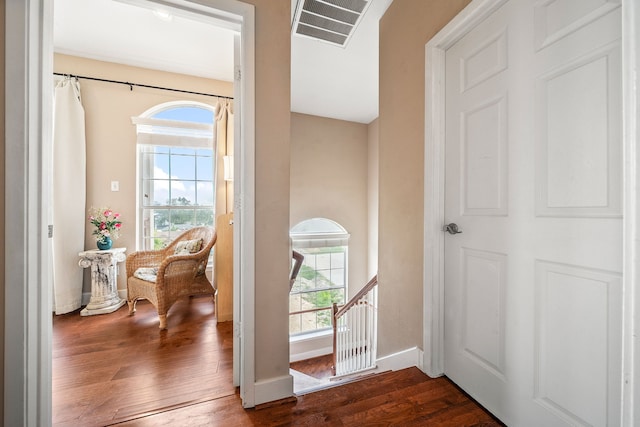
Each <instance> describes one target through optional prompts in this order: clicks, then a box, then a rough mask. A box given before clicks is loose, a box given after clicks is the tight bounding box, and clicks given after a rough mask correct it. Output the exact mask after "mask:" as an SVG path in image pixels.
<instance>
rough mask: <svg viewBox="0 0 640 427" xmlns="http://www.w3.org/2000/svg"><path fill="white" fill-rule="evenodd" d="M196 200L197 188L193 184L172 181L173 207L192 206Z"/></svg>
mask: <svg viewBox="0 0 640 427" xmlns="http://www.w3.org/2000/svg"><path fill="white" fill-rule="evenodd" d="M195 200H196V188H195V185H194V184H193V182H189V181H171V205H173V206H191V205H193V204H194V203H195Z"/></svg>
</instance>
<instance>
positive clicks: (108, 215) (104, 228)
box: [89, 208, 122, 243]
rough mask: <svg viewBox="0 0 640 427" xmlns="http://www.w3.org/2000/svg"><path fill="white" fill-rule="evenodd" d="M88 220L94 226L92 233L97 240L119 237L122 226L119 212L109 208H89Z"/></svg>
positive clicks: (103, 240) (102, 240)
mask: <svg viewBox="0 0 640 427" xmlns="http://www.w3.org/2000/svg"><path fill="white" fill-rule="evenodd" d="M89 222H90V223H91V224H93V225H94V226H95V227H96V229H95V230H93V235H94V236H96V240H97V241H98V242H101V243H104V242H105V240H106V238H107V237H109V238H111V240H116V239H117V238H118V237H120V228H122V221H120V214H119V213H117V212H114V211H112V210H111V209H110V208H91V209H89Z"/></svg>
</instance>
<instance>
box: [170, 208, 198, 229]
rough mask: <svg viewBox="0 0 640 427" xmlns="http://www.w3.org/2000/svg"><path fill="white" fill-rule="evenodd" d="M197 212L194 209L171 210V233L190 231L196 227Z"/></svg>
mask: <svg viewBox="0 0 640 427" xmlns="http://www.w3.org/2000/svg"><path fill="white" fill-rule="evenodd" d="M195 225H196V224H195V212H194V211H193V209H172V210H171V231H178V233H177V234H179V233H180V232H182V231H185V230H188V229H190V228H193V227H194V226H195Z"/></svg>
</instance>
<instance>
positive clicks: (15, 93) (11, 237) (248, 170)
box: [3, 0, 293, 427]
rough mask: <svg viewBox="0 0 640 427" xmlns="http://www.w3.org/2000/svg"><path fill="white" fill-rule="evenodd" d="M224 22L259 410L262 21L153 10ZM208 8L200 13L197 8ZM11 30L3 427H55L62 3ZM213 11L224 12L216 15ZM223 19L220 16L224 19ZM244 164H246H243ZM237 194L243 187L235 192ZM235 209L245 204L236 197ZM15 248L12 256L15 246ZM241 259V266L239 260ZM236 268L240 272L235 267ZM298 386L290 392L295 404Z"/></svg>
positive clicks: (232, 3)
mask: <svg viewBox="0 0 640 427" xmlns="http://www.w3.org/2000/svg"><path fill="white" fill-rule="evenodd" d="M152 1H153V2H156V3H162V4H169V3H170V4H172V5H175V6H176V7H179V8H181V9H182V10H188V9H191V10H193V12H194V13H198V14H201V15H203V16H212V14H215V15H216V17H218V18H222V19H224V20H226V21H228V22H231V23H233V25H240V26H241V27H242V49H241V54H242V67H243V79H242V95H241V100H242V101H243V102H242V104H243V109H242V114H243V117H242V122H243V124H242V126H241V130H242V132H241V133H240V136H241V138H240V141H241V143H240V144H239V145H242V148H243V150H242V154H241V156H238V155H236V158H237V159H238V161H239V162H240V164H241V166H242V167H237V168H236V170H237V171H241V175H244V176H243V178H244V179H243V182H244V184H243V185H242V187H241V188H240V189H239V191H240V193H241V194H242V199H243V201H242V203H239V202H238V207H239V208H241V209H239V211H240V215H239V218H240V221H241V224H242V225H241V226H240V227H239V228H240V232H239V233H236V236H238V237H237V239H238V240H237V241H238V242H239V243H240V244H241V245H240V244H239V245H236V246H241V247H240V248H239V249H238V250H239V251H241V259H240V260H238V261H237V263H242V265H241V266H240V268H239V269H238V271H239V272H240V274H239V275H238V276H236V277H239V281H240V282H239V285H238V286H239V288H240V289H241V291H242V292H241V293H239V294H238V295H239V296H238V298H240V300H241V301H240V302H239V304H240V307H241V308H242V316H243V322H242V324H241V327H240V328H239V330H240V334H242V337H243V339H242V347H243V348H242V358H241V360H240V362H241V364H242V366H241V376H242V381H241V384H240V385H241V397H242V400H243V405H244V406H245V407H250V406H254V401H255V400H254V395H255V391H254V390H255V368H254V365H255V362H254V359H255V355H254V330H255V327H254V317H255V313H254V302H255V297H254V293H255V289H254V288H255V286H254V278H255V273H254V266H255V260H254V258H255V257H254V253H253V251H254V248H255V225H254V221H253V220H254V216H255V213H254V210H255V191H254V180H255V169H254V166H255V112H254V105H255V81H254V78H255V57H254V56H255V55H254V52H255V41H254V38H255V17H254V7H253V5H249V4H246V3H242V2H240V1H237V0H191V1H185V0H152ZM197 3H199V4H197ZM5 7H6V12H5V14H6V21H5V22H6V28H5V55H6V58H7V61H5V90H6V92H5V123H6V124H5V179H6V182H5V186H6V184H7V183H9V182H11V183H12V186H11V188H12V191H6V192H5V224H11V227H7V228H6V236H5V237H6V238H5V277H4V283H5V335H4V340H5V341H4V342H5V346H4V348H5V349H4V372H5V374H4V391H5V392H4V420H3V421H4V423H3V424H4V425H10V426H18V425H19V426H34V427H35V426H47V425H51V375H52V372H51V341H52V331H51V324H52V322H51V307H52V295H51V289H49V288H48V286H47V285H46V284H47V283H48V276H47V274H48V259H49V256H48V253H49V252H48V242H47V240H46V236H47V233H46V232H45V230H47V221H46V218H47V217H48V212H47V208H48V199H49V186H50V184H49V182H48V177H49V172H50V168H49V165H48V163H47V162H48V160H49V159H50V153H49V151H48V146H49V145H50V144H45V141H50V140H51V129H52V107H53V100H52V93H53V87H52V85H53V80H54V79H52V78H51V76H52V74H53V66H52V63H53V44H52V40H53V37H52V34H53V31H52V30H53V2H51V1H46V0H31V1H25V2H21V1H18V2H14V1H12V2H7V4H6V6H5ZM212 8H216V9H218V10H217V11H213V10H212ZM218 12H219V13H218ZM240 157H242V158H240ZM236 188H237V187H236ZM236 200H240V197H237V198H236ZM9 244H10V248H9V247H8V245H9ZM236 259H238V258H237V257H236ZM234 264H235V263H234ZM292 390H293V384H291V386H290V389H289V395H291V393H292Z"/></svg>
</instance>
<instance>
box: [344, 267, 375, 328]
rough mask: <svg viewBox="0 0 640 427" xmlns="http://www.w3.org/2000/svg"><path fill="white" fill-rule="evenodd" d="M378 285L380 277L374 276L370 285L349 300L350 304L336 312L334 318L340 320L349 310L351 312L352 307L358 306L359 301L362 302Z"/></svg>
mask: <svg viewBox="0 0 640 427" xmlns="http://www.w3.org/2000/svg"><path fill="white" fill-rule="evenodd" d="M377 284H378V275H377V274H376V275H375V276H373V278H372V279H371V280H369V283H367V284H366V285H365V286H364V288H362V289H360V291H358V293H357V294H355V295H354V297H353V298H351V299H350V300H349V302H348V303H346V304H345V305H343V306H342V308H340V310H337V311H335V312H334V315H333V318H334V319H338V318H339V317H340V316H342V315H343V314H344V313H345V312H346V311H347V310H349V309H350V308H351V307H353V306H354V305H356V303H357V302H358V300H360V298H362V297H363V296H365V295H366V294H368V293H369V291H371V289H373V288H374V286H376V285H377Z"/></svg>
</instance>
